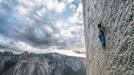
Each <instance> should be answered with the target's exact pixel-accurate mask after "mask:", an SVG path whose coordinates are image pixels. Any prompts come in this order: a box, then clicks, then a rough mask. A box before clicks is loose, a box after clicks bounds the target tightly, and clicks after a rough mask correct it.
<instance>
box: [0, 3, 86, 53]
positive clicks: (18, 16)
mask: <svg viewBox="0 0 134 75" xmlns="http://www.w3.org/2000/svg"><path fill="white" fill-rule="evenodd" d="M82 10H83V9H82V2H81V0H0V51H5V50H7V51H12V52H16V53H17V52H23V51H28V52H35V53H45V52H48V53H49V52H59V53H60V52H61V53H64V54H67V53H68V54H71V53H70V52H75V53H80V52H84V51H85V49H84V46H85V43H84V28H83V26H84V25H83V12H82ZM72 55H74V54H73V53H72Z"/></svg>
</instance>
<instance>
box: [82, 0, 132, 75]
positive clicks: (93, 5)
mask: <svg viewBox="0 0 134 75" xmlns="http://www.w3.org/2000/svg"><path fill="white" fill-rule="evenodd" d="M82 2H83V11H84V14H83V15H84V28H85V39H86V50H87V75H134V0H82ZM99 23H102V26H103V27H104V28H105V29H106V32H105V33H107V35H105V37H106V44H107V48H106V50H104V49H102V47H101V44H100V40H99V38H98V31H99V29H98V27H97V25H98V24H99Z"/></svg>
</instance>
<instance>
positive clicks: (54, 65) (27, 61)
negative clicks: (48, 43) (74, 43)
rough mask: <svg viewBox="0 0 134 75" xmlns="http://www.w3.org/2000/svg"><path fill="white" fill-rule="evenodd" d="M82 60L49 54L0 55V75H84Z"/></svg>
mask: <svg viewBox="0 0 134 75" xmlns="http://www.w3.org/2000/svg"><path fill="white" fill-rule="evenodd" d="M84 60H85V59H84V58H81V57H71V56H65V55H60V54H57V53H49V54H33V53H31V54H29V53H27V52H25V53H23V54H19V55H15V54H13V53H11V52H4V53H0V75H86V69H85V62H84Z"/></svg>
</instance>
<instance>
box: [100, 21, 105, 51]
mask: <svg viewBox="0 0 134 75" xmlns="http://www.w3.org/2000/svg"><path fill="white" fill-rule="evenodd" d="M98 28H99V38H100V42H101V45H102V48H103V49H106V41H105V30H104V28H103V27H102V26H101V23H100V24H98Z"/></svg>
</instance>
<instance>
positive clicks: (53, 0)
mask: <svg viewBox="0 0 134 75" xmlns="http://www.w3.org/2000/svg"><path fill="white" fill-rule="evenodd" d="M46 8H47V9H48V10H51V11H56V12H58V13H62V12H64V10H65V3H64V2H61V1H59V0H47V1H46Z"/></svg>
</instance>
